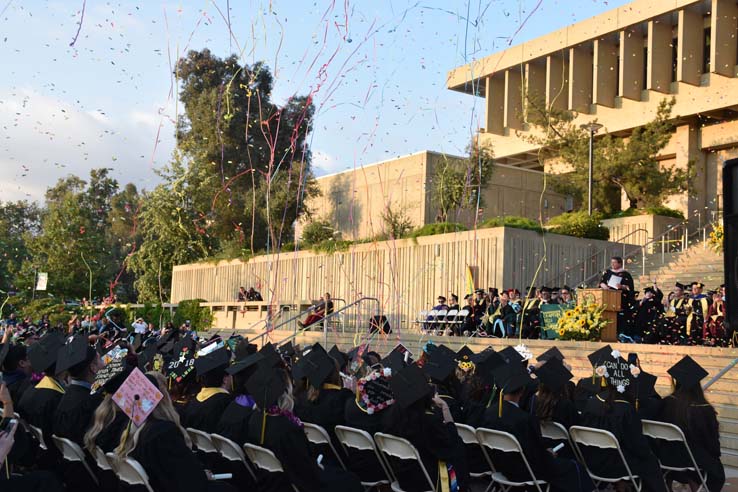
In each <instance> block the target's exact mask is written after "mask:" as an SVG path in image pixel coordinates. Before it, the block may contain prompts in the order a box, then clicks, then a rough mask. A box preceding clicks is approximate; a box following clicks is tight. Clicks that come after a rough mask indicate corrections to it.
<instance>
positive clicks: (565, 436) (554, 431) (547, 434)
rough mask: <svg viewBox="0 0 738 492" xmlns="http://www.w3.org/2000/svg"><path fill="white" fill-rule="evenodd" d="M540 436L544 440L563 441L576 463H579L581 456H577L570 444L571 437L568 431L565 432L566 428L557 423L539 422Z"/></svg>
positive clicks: (572, 445)
mask: <svg viewBox="0 0 738 492" xmlns="http://www.w3.org/2000/svg"><path fill="white" fill-rule="evenodd" d="M541 436H542V437H544V438H546V439H551V440H552V441H563V442H565V443H566V444H568V445H569V449H571V450H572V452H573V453H574V457H575V458H576V459H577V461H579V462H581V461H582V459H581V456H579V453H578V452H577V449H576V448H575V447H574V444H573V443H572V442H571V437H569V431H568V430H566V427H564V426H563V425H561V424H559V423H558V422H553V421H543V420H542V421H541Z"/></svg>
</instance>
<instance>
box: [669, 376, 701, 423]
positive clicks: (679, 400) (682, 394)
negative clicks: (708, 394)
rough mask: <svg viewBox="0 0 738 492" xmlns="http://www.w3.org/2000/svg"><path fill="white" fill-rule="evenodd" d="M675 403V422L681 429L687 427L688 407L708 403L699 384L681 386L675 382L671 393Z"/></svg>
mask: <svg viewBox="0 0 738 492" xmlns="http://www.w3.org/2000/svg"><path fill="white" fill-rule="evenodd" d="M671 396H672V398H673V399H674V402H675V403H676V408H675V409H674V415H675V417H676V420H677V421H676V424H677V426H679V427H680V428H681V429H685V430H686V429H688V428H689V409H690V407H691V406H693V405H709V403H708V402H707V399H706V398H705V392H704V391H703V390H702V386H701V385H699V384H693V385H690V386H682V385H681V384H679V383H677V385H676V388H675V389H674V393H673V394H672V395H671Z"/></svg>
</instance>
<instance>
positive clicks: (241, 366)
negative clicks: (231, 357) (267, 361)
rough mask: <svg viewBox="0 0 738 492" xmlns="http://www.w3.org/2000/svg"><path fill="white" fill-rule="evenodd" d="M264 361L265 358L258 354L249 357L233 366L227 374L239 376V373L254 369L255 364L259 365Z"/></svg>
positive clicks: (227, 370)
mask: <svg viewBox="0 0 738 492" xmlns="http://www.w3.org/2000/svg"><path fill="white" fill-rule="evenodd" d="M262 359H264V356H263V355H261V354H260V353H258V352H257V353H255V354H251V355H248V356H246V357H244V358H243V359H241V360H239V361H237V362H236V363H235V364H232V365H231V366H230V367H229V368H228V369H226V373H228V374H230V375H234V374H238V373H239V372H241V371H245V370H246V369H248V368H249V367H253V366H254V365H255V364H258V363H259V361H261V360H262Z"/></svg>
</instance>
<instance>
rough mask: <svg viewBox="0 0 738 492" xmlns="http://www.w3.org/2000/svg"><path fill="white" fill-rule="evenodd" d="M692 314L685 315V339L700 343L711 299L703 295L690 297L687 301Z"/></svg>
mask: <svg viewBox="0 0 738 492" xmlns="http://www.w3.org/2000/svg"><path fill="white" fill-rule="evenodd" d="M689 305H690V306H691V308H692V312H691V313H689V314H688V315H687V338H688V339H691V340H694V341H695V342H700V341H702V332H703V331H704V326H705V318H707V314H708V312H709V311H710V306H712V299H711V298H709V297H708V296H706V295H705V294H699V295H696V296H692V297H690V299H689Z"/></svg>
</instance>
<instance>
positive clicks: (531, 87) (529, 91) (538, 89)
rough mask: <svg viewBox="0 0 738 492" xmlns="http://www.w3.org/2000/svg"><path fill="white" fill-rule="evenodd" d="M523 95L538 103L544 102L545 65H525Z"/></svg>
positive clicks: (535, 63) (532, 63)
mask: <svg viewBox="0 0 738 492" xmlns="http://www.w3.org/2000/svg"><path fill="white" fill-rule="evenodd" d="M525 94H526V96H527V97H528V98H529V99H531V100H533V101H536V102H538V103H541V104H543V103H544V102H545V101H546V65H544V64H543V63H537V62H531V63H526V64H525Z"/></svg>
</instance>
